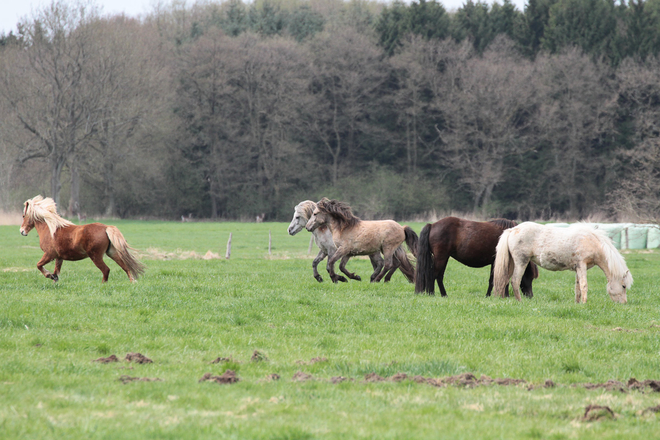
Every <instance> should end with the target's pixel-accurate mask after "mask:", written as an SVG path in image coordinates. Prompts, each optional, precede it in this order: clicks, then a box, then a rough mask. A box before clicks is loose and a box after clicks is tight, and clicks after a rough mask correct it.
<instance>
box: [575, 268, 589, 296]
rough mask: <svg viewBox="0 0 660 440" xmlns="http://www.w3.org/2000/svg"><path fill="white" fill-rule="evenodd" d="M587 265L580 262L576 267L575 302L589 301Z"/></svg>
mask: <svg viewBox="0 0 660 440" xmlns="http://www.w3.org/2000/svg"><path fill="white" fill-rule="evenodd" d="M588 289H589V288H588V286H587V265H586V264H584V263H580V264H578V266H577V267H576V268H575V302H576V303H578V304H580V303H586V302H587V290H588Z"/></svg>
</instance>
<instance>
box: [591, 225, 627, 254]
mask: <svg viewBox="0 0 660 440" xmlns="http://www.w3.org/2000/svg"><path fill="white" fill-rule="evenodd" d="M596 226H597V228H596V229H602V230H603V231H605V233H606V234H607V236H608V237H610V238H611V239H612V243H614V247H616V248H617V249H621V232H622V231H623V228H624V225H623V224H621V223H597V224H596Z"/></svg>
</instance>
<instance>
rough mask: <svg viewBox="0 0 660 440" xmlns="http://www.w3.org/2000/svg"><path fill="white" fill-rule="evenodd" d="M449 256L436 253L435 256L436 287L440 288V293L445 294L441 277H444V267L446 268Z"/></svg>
mask: <svg viewBox="0 0 660 440" xmlns="http://www.w3.org/2000/svg"><path fill="white" fill-rule="evenodd" d="M448 261H449V257H447V256H445V255H438V256H437V257H435V274H436V275H435V279H436V281H437V282H438V287H439V288H440V295H441V296H447V291H446V290H445V284H444V282H443V279H444V277H445V269H447V262H448Z"/></svg>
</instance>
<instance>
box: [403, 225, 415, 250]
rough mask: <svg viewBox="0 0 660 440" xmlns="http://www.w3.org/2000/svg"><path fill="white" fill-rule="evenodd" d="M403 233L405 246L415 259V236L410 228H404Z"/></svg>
mask: <svg viewBox="0 0 660 440" xmlns="http://www.w3.org/2000/svg"><path fill="white" fill-rule="evenodd" d="M403 232H404V233H405V234H406V246H408V249H410V252H412V254H413V255H414V256H415V257H417V243H418V241H419V238H418V237H417V234H416V233H415V231H413V229H412V228H411V227H410V226H404V228H403Z"/></svg>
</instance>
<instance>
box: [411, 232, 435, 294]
mask: <svg viewBox="0 0 660 440" xmlns="http://www.w3.org/2000/svg"><path fill="white" fill-rule="evenodd" d="M430 234H431V224H430V223H427V224H426V226H424V229H422V232H420V234H419V242H418V243H417V252H416V255H417V270H416V276H415V293H428V294H429V295H433V294H434V293H435V292H434V291H435V276H434V275H435V273H434V272H435V264H434V261H433V254H432V253H431V245H430V244H429V235H430Z"/></svg>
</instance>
